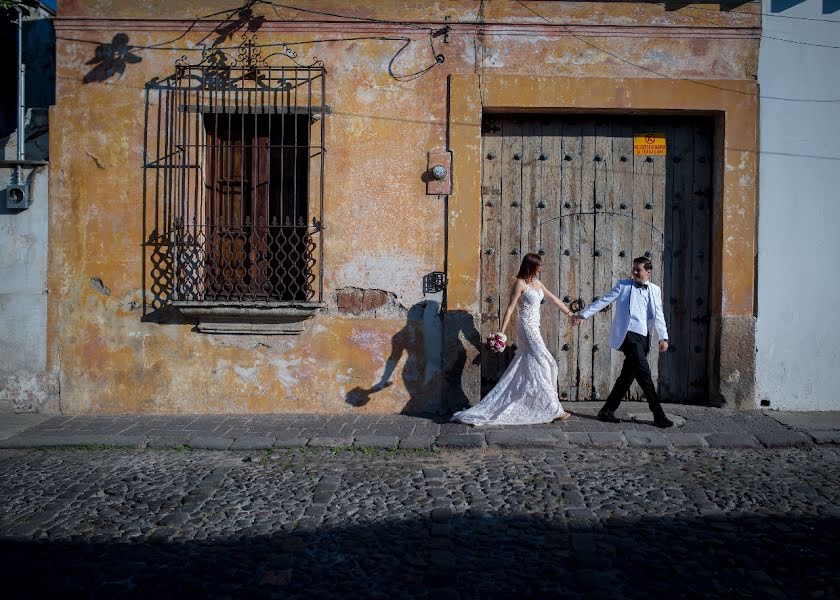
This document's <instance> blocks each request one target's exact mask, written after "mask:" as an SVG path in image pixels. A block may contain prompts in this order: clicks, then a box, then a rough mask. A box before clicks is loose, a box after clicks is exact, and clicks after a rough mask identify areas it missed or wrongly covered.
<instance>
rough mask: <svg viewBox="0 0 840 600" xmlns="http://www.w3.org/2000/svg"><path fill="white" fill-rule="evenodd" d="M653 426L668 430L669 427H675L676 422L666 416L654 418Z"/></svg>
mask: <svg viewBox="0 0 840 600" xmlns="http://www.w3.org/2000/svg"><path fill="white" fill-rule="evenodd" d="M653 424H654V425H656V426H657V427H659V428H661V429H667V428H668V427H673V426H674V422H673V421H672V420H671V419H669V418H668V417H666V416H665V415H662V416H660V417H654V419H653Z"/></svg>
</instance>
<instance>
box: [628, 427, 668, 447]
mask: <svg viewBox="0 0 840 600" xmlns="http://www.w3.org/2000/svg"><path fill="white" fill-rule="evenodd" d="M624 437H625V438H627V443H628V444H629V445H630V446H632V447H634V448H665V447H667V446H668V440H667V439H666V437H665V436H664V435H662V434H661V433H659V432H658V431H626V432H625V433H624Z"/></svg>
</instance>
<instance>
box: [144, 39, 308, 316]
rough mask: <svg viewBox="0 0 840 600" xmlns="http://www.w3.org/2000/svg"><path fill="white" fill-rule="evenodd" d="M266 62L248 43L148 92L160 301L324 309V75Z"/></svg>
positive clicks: (282, 57)
mask: <svg viewBox="0 0 840 600" xmlns="http://www.w3.org/2000/svg"><path fill="white" fill-rule="evenodd" d="M269 48H271V49H276V47H275V46H270V47H269ZM263 51H264V49H263V48H260V47H259V46H258V45H257V44H256V43H255V39H254V36H251V37H249V38H247V39H246V40H245V41H244V42H243V43H242V45H240V46H239V48H238V53H237V55H236V56H235V57H231V56H230V55H229V54H227V53H226V52H225V51H223V50H220V49H215V50H212V51H208V52H205V53H204V54H203V56H202V60H201V61H200V62H198V63H197V64H186V63H184V64H178V65H177V66H176V70H175V73H174V75H173V76H171V77H169V78H167V79H166V80H163V81H154V82H152V83H151V84H150V85H149V86H147V94H149V95H150V96H151V97H150V98H149V101H147V107H148V110H149V112H150V113H151V112H152V111H154V113H153V114H150V115H148V116H147V123H157V128H156V131H154V130H150V128H149V127H148V126H147V139H146V153H147V161H146V167H147V169H146V170H147V177H146V186H147V188H150V187H152V186H153V190H154V192H153V193H154V197H155V213H154V228H153V231H154V235H153V236H151V237H153V238H154V241H155V243H156V244H157V246H158V255H161V256H162V255H164V254H166V258H165V259H162V258H161V259H159V260H158V263H160V264H159V265H158V266H157V275H155V265H154V264H153V268H152V278H153V279H159V280H160V281H157V282H155V281H153V282H152V283H153V287H154V285H155V283H157V285H158V288H160V290H159V293H160V294H162V295H164V296H165V298H166V300H167V301H171V302H174V303H176V304H185V303H195V302H199V303H204V304H206V303H214V302H216V303H227V304H231V303H237V302H239V303H246V304H254V303H257V304H264V305H282V304H284V303H301V302H304V303H305V302H321V300H322V295H323V290H322V284H321V279H322V278H321V272H322V260H321V259H322V247H323V245H322V237H323V228H322V222H323V216H322V209H323V170H324V152H325V148H324V113H325V104H324V88H325V84H324V76H325V72H324V68H323V65H322V64H321V63H320V62H316V63H313V64H310V65H301V64H299V63H297V62H296V61H295V58H296V55H295V54H294V52H292V51H290V50H288V49H286V48H285V47H284V49H283V50H282V51H277V52H274V53H272V54H269V55H268V56H266V57H265V58H263V57H262V56H261V54H262V53H263ZM272 58H275V59H276V60H279V61H281V62H287V61H288V60H289V59H291V60H293V61H295V62H294V65H293V66H285V65H280V66H274V65H272V64H271V63H272V61H271V59H272ZM147 196H148V193H147ZM161 247H165V251H161V250H160V248H161ZM152 255H153V256H154V252H152ZM152 262H153V263H155V259H154V257H153V259H152Z"/></svg>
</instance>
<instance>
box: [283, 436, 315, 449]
mask: <svg viewBox="0 0 840 600" xmlns="http://www.w3.org/2000/svg"><path fill="white" fill-rule="evenodd" d="M307 442H309V440H308V439H306V438H292V437H278V438H277V439H276V440H274V447H275V448H303V447H304V446H306V444H307Z"/></svg>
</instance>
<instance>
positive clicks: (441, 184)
mask: <svg viewBox="0 0 840 600" xmlns="http://www.w3.org/2000/svg"><path fill="white" fill-rule="evenodd" d="M423 181H425V182H426V194H428V195H430V196H435V195H441V196H448V195H449V194H451V193H452V152H450V151H449V150H444V149H442V148H435V149H434V150H430V151H429V154H428V162H427V166H426V172H425V173H424V174H423Z"/></svg>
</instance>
